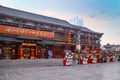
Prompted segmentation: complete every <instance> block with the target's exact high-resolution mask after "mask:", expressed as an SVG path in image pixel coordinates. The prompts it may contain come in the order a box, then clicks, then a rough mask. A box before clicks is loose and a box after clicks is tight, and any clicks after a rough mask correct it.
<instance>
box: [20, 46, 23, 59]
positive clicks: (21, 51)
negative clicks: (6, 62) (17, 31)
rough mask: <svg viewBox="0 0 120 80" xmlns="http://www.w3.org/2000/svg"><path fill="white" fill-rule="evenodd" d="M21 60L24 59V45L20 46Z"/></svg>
mask: <svg viewBox="0 0 120 80" xmlns="http://www.w3.org/2000/svg"><path fill="white" fill-rule="evenodd" d="M20 59H23V50H22V45H20Z"/></svg>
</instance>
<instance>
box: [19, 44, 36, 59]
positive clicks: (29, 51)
mask: <svg viewBox="0 0 120 80" xmlns="http://www.w3.org/2000/svg"><path fill="white" fill-rule="evenodd" d="M36 55H37V45H36V44H33V43H22V45H21V48H20V58H21V59H22V58H23V59H34V58H37V57H36Z"/></svg>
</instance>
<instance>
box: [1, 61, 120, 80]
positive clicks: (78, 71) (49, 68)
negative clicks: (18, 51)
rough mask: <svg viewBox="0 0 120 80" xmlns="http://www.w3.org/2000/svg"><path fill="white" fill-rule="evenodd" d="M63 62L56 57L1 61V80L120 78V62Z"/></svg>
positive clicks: (95, 79)
mask: <svg viewBox="0 0 120 80" xmlns="http://www.w3.org/2000/svg"><path fill="white" fill-rule="evenodd" d="M44 62H45V63H44ZM47 62H50V63H49V65H47ZM61 62H62V60H56V61H55V60H54V59H53V60H22V61H20V60H16V61H10V60H7V61H5V60H4V61H0V80H120V62H113V63H98V64H87V65H75V64H74V65H72V66H66V67H65V66H62V65H61ZM40 63H41V64H40Z"/></svg>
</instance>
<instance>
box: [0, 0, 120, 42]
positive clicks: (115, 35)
mask: <svg viewBox="0 0 120 80" xmlns="http://www.w3.org/2000/svg"><path fill="white" fill-rule="evenodd" d="M0 4H1V5H3V6H7V7H11V8H15V9H19V10H24V11H28V12H32V13H37V14H41V15H46V16H51V17H55V18H60V19H63V20H67V21H69V19H71V18H73V17H76V16H78V17H79V18H83V20H84V26H86V27H88V28H89V29H91V30H94V31H96V32H101V33H104V35H103V37H102V38H101V43H102V44H107V43H111V44H120V35H119V34H120V0H0Z"/></svg>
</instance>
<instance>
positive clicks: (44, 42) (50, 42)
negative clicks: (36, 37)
mask: <svg viewBox="0 0 120 80" xmlns="http://www.w3.org/2000/svg"><path fill="white" fill-rule="evenodd" d="M37 44H51V45H54V44H56V42H53V41H38V42H37Z"/></svg>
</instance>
